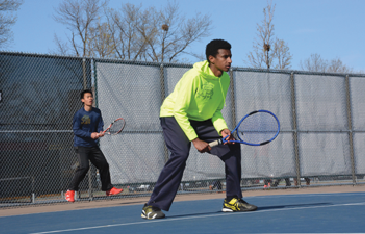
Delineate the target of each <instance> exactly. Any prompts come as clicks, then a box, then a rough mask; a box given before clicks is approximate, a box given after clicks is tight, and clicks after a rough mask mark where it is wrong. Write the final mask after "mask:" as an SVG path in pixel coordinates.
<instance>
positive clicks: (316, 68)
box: [300, 54, 354, 73]
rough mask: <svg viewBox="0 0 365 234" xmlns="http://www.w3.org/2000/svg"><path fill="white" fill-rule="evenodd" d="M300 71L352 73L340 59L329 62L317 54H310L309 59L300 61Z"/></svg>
mask: <svg viewBox="0 0 365 234" xmlns="http://www.w3.org/2000/svg"><path fill="white" fill-rule="evenodd" d="M300 66H301V69H302V70H304V71H310V72H323V73H325V72H327V73H353V72H354V71H353V69H352V68H349V67H347V66H346V65H345V64H343V62H342V61H341V59H339V58H337V59H332V60H330V61H328V60H326V59H322V58H321V56H320V55H319V54H311V55H310V57H309V58H307V59H305V60H304V61H302V60H301V61H300Z"/></svg>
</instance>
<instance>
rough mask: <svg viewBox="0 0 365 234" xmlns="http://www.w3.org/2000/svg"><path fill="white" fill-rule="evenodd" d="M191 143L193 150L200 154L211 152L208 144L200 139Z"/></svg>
mask: <svg viewBox="0 0 365 234" xmlns="http://www.w3.org/2000/svg"><path fill="white" fill-rule="evenodd" d="M191 142H192V143H193V145H194V147H195V149H197V150H198V151H199V152H200V153H205V152H209V151H211V150H212V148H211V147H210V146H209V144H208V143H206V142H205V141H203V140H202V139H200V138H199V137H197V138H195V139H193V140H192V141H191Z"/></svg>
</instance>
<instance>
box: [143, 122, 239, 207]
mask: <svg viewBox="0 0 365 234" xmlns="http://www.w3.org/2000/svg"><path fill="white" fill-rule="evenodd" d="M160 122H161V126H162V130H163V134H164V139H165V144H166V147H167V148H168V150H169V151H170V157H169V160H168V161H167V162H166V164H165V166H164V168H163V169H162V172H161V174H160V176H159V178H158V180H157V182H156V185H155V188H154V190H153V193H152V196H151V199H150V201H149V202H148V205H153V206H155V207H158V208H160V209H162V210H166V211H168V210H169V208H170V206H171V204H172V202H173V201H174V199H175V196H176V193H177V191H178V189H179V185H180V183H181V180H182V177H183V173H184V170H185V166H186V160H187V159H188V156H189V150H190V147H191V142H190V141H189V139H188V138H187V137H186V135H185V133H184V132H183V130H182V129H181V128H180V125H179V124H178V123H177V121H176V120H175V118H173V117H171V118H161V119H160ZM190 124H191V126H192V127H193V128H194V130H195V132H196V133H197V134H198V136H199V138H200V139H202V140H204V141H205V142H207V143H210V142H212V141H214V140H216V139H218V138H220V136H219V134H218V133H217V130H215V128H214V126H213V124H212V121H211V120H207V121H202V122H199V121H190ZM210 154H213V155H216V156H218V157H219V158H220V159H221V160H222V161H224V162H225V165H226V184H227V187H226V190H227V197H237V198H239V199H240V198H242V192H241V186H240V180H241V149H240V145H239V144H235V145H219V146H216V147H213V148H212V150H211V152H210Z"/></svg>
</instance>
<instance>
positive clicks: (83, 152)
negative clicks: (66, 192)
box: [68, 146, 113, 191]
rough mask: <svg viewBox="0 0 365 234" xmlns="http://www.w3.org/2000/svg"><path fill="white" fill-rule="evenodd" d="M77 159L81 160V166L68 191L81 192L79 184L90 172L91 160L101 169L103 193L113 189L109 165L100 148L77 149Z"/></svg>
mask: <svg viewBox="0 0 365 234" xmlns="http://www.w3.org/2000/svg"><path fill="white" fill-rule="evenodd" d="M75 151H76V154H77V157H78V158H79V166H78V167H77V170H76V173H75V175H74V178H73V179H72V181H71V182H70V184H69V186H68V189H70V190H79V184H80V183H81V181H82V180H83V179H84V178H85V176H86V174H87V172H88V171H89V160H90V161H91V163H92V164H94V165H95V166H96V168H98V169H99V173H100V178H101V189H102V190H103V191H106V190H109V189H111V188H113V185H112V183H111V182H110V181H111V180H110V172H109V163H108V162H107V160H106V158H105V156H104V154H103V152H102V151H101V150H100V148H99V147H98V146H94V147H81V146H79V147H75Z"/></svg>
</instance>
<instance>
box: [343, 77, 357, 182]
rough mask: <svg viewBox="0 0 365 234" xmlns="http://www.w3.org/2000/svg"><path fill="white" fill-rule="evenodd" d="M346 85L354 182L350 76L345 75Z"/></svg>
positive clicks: (354, 177)
mask: <svg viewBox="0 0 365 234" xmlns="http://www.w3.org/2000/svg"><path fill="white" fill-rule="evenodd" d="M345 84H346V85H345V87H346V109H347V123H348V125H349V131H348V134H349V143H350V156H351V172H352V183H353V184H354V185H355V184H356V169H355V155H354V138H353V132H352V112H351V97H350V94H351V93H350V91H351V90H350V77H349V75H346V77H345Z"/></svg>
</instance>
